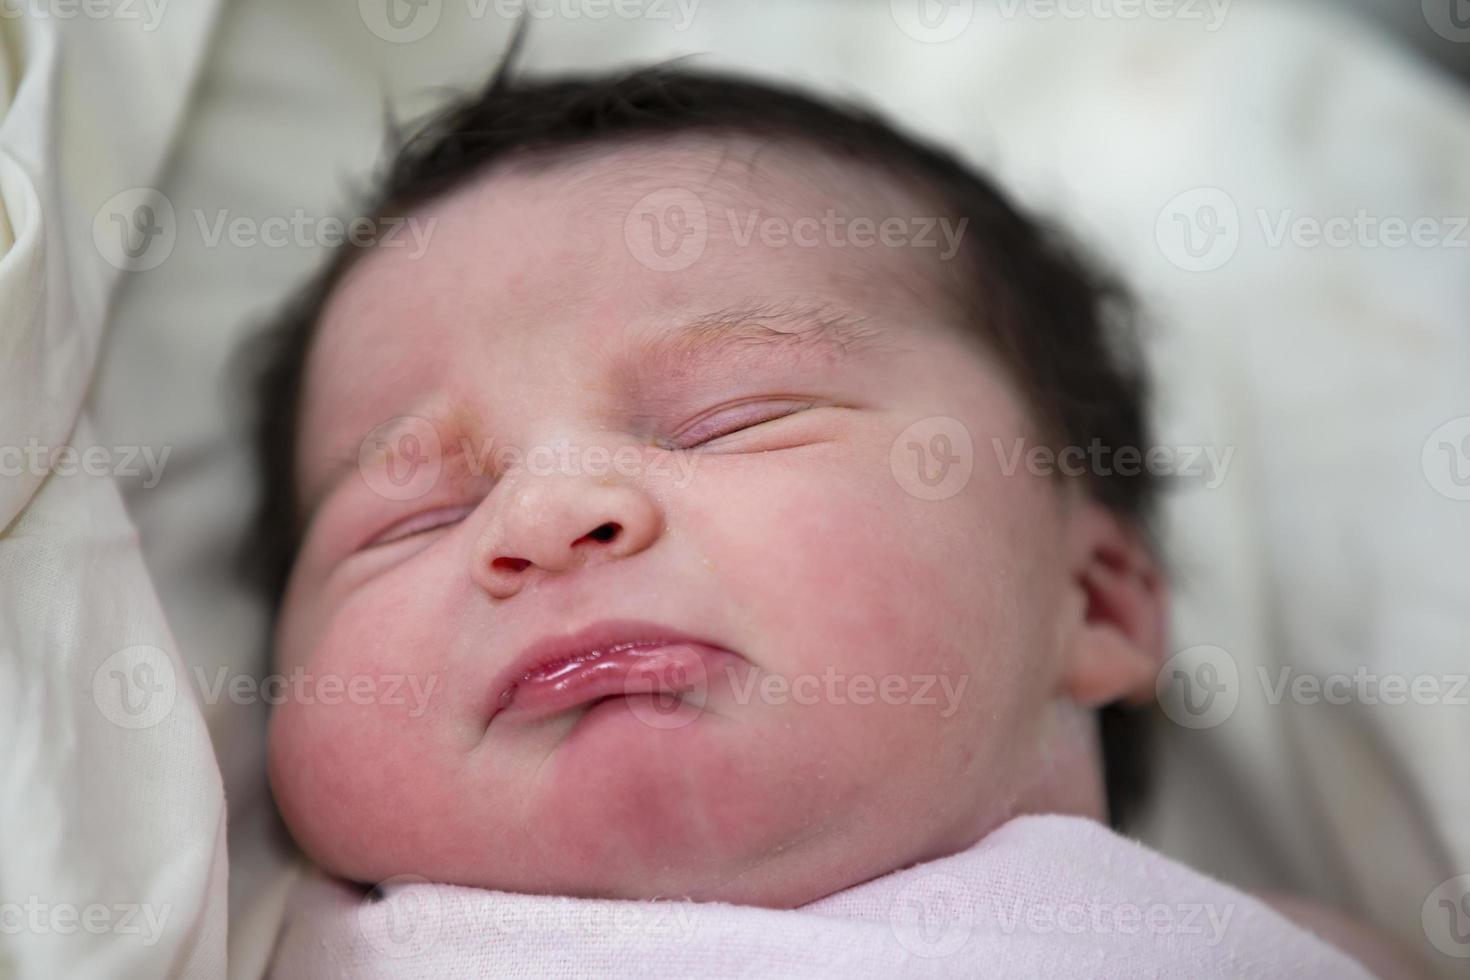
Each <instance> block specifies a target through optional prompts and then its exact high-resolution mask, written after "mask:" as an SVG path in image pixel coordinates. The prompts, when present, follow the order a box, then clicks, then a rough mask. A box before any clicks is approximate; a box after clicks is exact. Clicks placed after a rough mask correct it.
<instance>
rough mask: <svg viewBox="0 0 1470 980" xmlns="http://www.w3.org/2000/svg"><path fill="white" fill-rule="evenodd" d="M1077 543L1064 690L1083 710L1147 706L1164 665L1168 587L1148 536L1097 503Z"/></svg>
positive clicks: (1077, 528)
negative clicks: (1124, 704) (1120, 704)
mask: <svg viewBox="0 0 1470 980" xmlns="http://www.w3.org/2000/svg"><path fill="white" fill-rule="evenodd" d="M1070 533H1071V538H1070V541H1069V555H1070V574H1071V581H1070V588H1071V594H1070V597H1069V598H1070V601H1069V603H1068V605H1067V609H1068V615H1069V616H1070V617H1071V621H1070V622H1069V623H1068V627H1069V628H1068V629H1067V630H1065V632H1064V634H1063V635H1064V636H1065V637H1066V639H1065V641H1064V642H1065V643H1066V645H1067V649H1065V650H1064V651H1063V656H1064V660H1063V665H1062V675H1061V692H1060V693H1062V694H1063V695H1065V696H1066V697H1068V698H1070V699H1071V700H1073V701H1075V702H1077V703H1078V704H1080V705H1082V706H1083V707H1088V708H1093V707H1101V706H1103V705H1105V704H1109V703H1111V702H1114V701H1119V700H1122V701H1126V702H1128V703H1130V704H1147V703H1148V702H1150V701H1152V700H1153V697H1154V680H1155V677H1156V675H1157V673H1158V670H1159V667H1160V665H1161V664H1162V661H1163V650H1164V642H1165V640H1164V636H1165V617H1166V614H1167V610H1168V587H1167V584H1166V583H1165V581H1164V577H1163V574H1162V571H1161V569H1160V567H1159V564H1158V562H1157V561H1156V560H1155V558H1154V555H1153V551H1152V549H1151V548H1150V547H1149V545H1148V542H1147V540H1146V539H1145V537H1144V535H1143V534H1142V532H1141V531H1139V530H1138V529H1137V528H1135V527H1133V526H1131V525H1129V524H1128V523H1127V522H1125V521H1123V520H1121V519H1120V518H1119V517H1118V516H1117V515H1115V514H1114V513H1113V512H1112V511H1110V510H1108V509H1107V508H1106V507H1104V506H1102V505H1101V504H1099V503H1096V502H1095V501H1092V500H1084V501H1082V502H1080V503H1079V505H1078V509H1077V511H1075V512H1074V514H1073V520H1072V526H1071V529H1070Z"/></svg>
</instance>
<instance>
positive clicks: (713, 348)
mask: <svg viewBox="0 0 1470 980" xmlns="http://www.w3.org/2000/svg"><path fill="white" fill-rule="evenodd" d="M878 335H879V330H878V329H877V328H876V327H874V326H872V325H871V324H870V323H869V322H868V320H867V318H866V317H862V316H859V315H857V314H854V313H851V312H848V311H846V310H843V309H840V308H838V307H835V306H832V305H828V304H791V303H784V304H777V303H770V304H761V305H749V306H731V307H725V308H723V309H719V310H714V311H711V312H709V313H704V314H701V315H698V316H695V317H693V318H691V319H687V320H685V321H684V322H683V323H682V324H681V325H680V326H678V327H676V328H674V329H672V330H668V331H666V332H663V333H660V334H657V335H654V336H650V337H644V338H642V339H640V340H638V341H636V342H634V343H633V344H632V345H631V349H630V351H629V353H628V355H627V356H628V358H629V359H630V360H631V361H633V362H635V363H641V364H642V365H643V366H644V367H645V368H646V366H647V365H648V364H649V362H654V363H659V364H663V363H669V362H674V363H678V362H681V361H684V362H687V361H689V360H692V359H704V358H715V359H718V358H720V357H722V356H734V357H740V356H742V355H746V354H757V355H759V354H764V353H768V352H771V351H773V350H776V351H783V352H790V351H793V350H798V351H799V350H806V351H812V352H825V353H828V354H830V355H842V354H847V353H849V352H852V351H854V350H856V349H859V348H861V347H864V346H866V345H867V344H868V343H869V342H870V341H872V340H874V339H875V338H876V337H877V336H878ZM630 366H631V365H630Z"/></svg>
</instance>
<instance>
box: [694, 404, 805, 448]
mask: <svg viewBox="0 0 1470 980" xmlns="http://www.w3.org/2000/svg"><path fill="white" fill-rule="evenodd" d="M815 404H816V401H815V399H811V398H765V399H760V400H750V401H745V402H741V403H739V404H736V405H725V406H722V407H720V408H716V409H713V410H711V411H709V412H706V413H705V414H704V415H702V416H701V417H699V418H697V419H695V420H694V421H693V422H690V423H689V424H688V425H686V426H684V427H683V428H681V429H680V430H679V431H678V432H676V433H675V434H674V435H673V436H672V437H671V438H670V439H669V440H668V442H669V444H670V446H671V447H673V448H680V449H690V448H693V447H695V446H699V445H702V444H704V443H707V442H711V441H713V440H715V439H718V438H720V437H721V436H727V435H732V434H733V433H736V432H739V431H741V430H742V429H749V428H753V427H755V426H757V425H762V424H764V423H766V422H774V421H776V420H777V419H780V418H785V417H786V416H788V415H794V414H796V413H797V412H800V411H802V410H804V409H808V408H811V407H812V406H813V405H815Z"/></svg>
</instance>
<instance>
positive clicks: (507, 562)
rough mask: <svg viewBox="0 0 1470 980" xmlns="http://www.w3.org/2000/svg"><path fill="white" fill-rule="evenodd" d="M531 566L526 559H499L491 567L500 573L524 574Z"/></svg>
mask: <svg viewBox="0 0 1470 980" xmlns="http://www.w3.org/2000/svg"><path fill="white" fill-rule="evenodd" d="M529 564H531V562H530V561H529V560H528V559H525V558H497V559H495V560H494V561H492V562H491V563H490V567H491V568H493V569H495V570H496V571H500V572H523V571H525V570H526V566H527V565H529Z"/></svg>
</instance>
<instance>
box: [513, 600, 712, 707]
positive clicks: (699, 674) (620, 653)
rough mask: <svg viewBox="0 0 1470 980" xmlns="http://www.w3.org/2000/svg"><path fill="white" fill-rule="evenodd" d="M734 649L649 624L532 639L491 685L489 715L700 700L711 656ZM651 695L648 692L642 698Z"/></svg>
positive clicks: (603, 625)
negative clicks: (628, 701)
mask: <svg viewBox="0 0 1470 980" xmlns="http://www.w3.org/2000/svg"><path fill="white" fill-rule="evenodd" d="M732 659H738V655H737V654H735V653H733V652H731V651H730V650H727V649H725V648H724V647H720V646H717V645H715V644H713V643H709V642H707V641H705V640H702V639H698V638H695V637H691V636H688V635H685V634H683V633H680V632H678V631H676V630H673V629H670V628H668V627H664V626H661V625H658V624H653V623H641V622H630V621H613V622H605V623H597V624H594V625H592V626H590V627H588V628H586V629H583V630H581V631H579V632H578V633H575V634H571V635H567V636H559V637H550V638H547V639H545V640H542V641H540V642H538V643H535V644H533V645H532V646H531V647H530V648H528V649H527V650H526V651H525V652H524V653H523V654H522V655H521V656H520V657H518V658H517V659H516V660H515V661H514V662H513V663H512V665H511V666H510V667H509V668H508V669H507V670H506V671H505V672H503V673H502V675H501V677H500V682H499V683H498V684H496V685H495V687H494V688H493V689H492V691H493V693H492V701H491V704H490V706H489V715H490V719H491V720H492V721H493V720H494V718H495V717H497V716H498V715H500V714H501V713H502V712H504V713H506V714H507V715H513V716H515V717H520V718H524V719H539V718H545V717H549V716H551V715H555V714H559V713H561V712H564V711H568V710H571V709H573V708H576V707H580V706H582V705H585V704H589V703H591V702H594V701H599V700H603V699H606V698H630V697H631V698H635V699H636V700H637V701H639V702H640V703H642V702H649V703H652V704H655V705H658V704H662V703H666V702H669V703H672V702H678V701H682V700H688V701H691V702H694V703H697V704H701V705H702V704H703V701H704V698H705V694H706V693H707V691H708V687H709V675H710V673H711V671H712V670H714V669H715V667H716V666H717V663H718V662H721V661H725V660H732ZM650 695H651V696H652V697H649V696H650Z"/></svg>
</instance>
